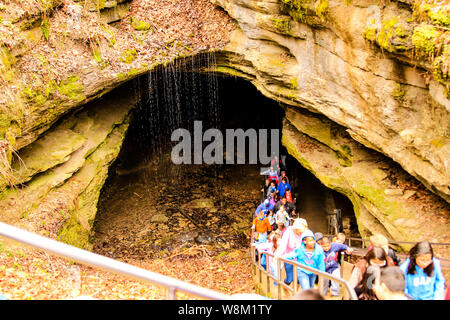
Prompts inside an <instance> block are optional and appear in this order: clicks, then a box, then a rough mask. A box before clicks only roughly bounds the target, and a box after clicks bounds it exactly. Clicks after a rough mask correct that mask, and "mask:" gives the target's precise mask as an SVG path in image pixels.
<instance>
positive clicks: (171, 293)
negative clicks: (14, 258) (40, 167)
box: [0, 222, 233, 300]
mask: <svg viewBox="0 0 450 320" xmlns="http://www.w3.org/2000/svg"><path fill="white" fill-rule="evenodd" d="M0 236H3V237H6V238H9V239H12V240H15V241H18V242H22V243H25V244H28V245H31V246H33V247H36V248H40V249H43V250H45V251H49V252H52V253H54V254H56V255H58V256H62V257H65V258H70V259H72V260H74V261H77V262H80V263H82V264H87V265H91V266H94V267H99V268H101V269H104V270H107V271H111V272H114V273H116V274H119V275H125V276H128V277H131V278H135V279H137V280H141V281H142V280H143V281H146V282H151V283H152V284H156V285H158V286H162V287H164V288H168V295H167V299H170V300H176V298H177V297H176V293H177V291H181V292H184V293H188V294H191V295H194V296H197V297H201V298H205V299H217V300H230V299H233V298H232V296H229V295H226V294H223V293H220V292H216V291H213V290H210V289H206V288H202V287H199V286H196V285H193V284H190V283H187V282H184V281H181V280H178V279H174V278H171V277H168V276H164V275H161V274H158V273H155V272H151V271H148V270H145V269H142V268H139V267H135V266H133V265H130V264H127V263H124V262H120V261H117V260H114V259H111V258H107V257H105V256H102V255H99V254H96V253H92V252H90V251H87V250H83V249H80V248H76V247H73V246H70V245H68V244H65V243H62V242H59V241H56V240H53V239H49V238H46V237H42V236H39V235H36V234H34V233H31V232H29V231H25V230H22V229H19V228H16V227H13V226H10V225H8V224H5V223H2V222H0Z"/></svg>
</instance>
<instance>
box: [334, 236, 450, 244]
mask: <svg viewBox="0 0 450 320" xmlns="http://www.w3.org/2000/svg"><path fill="white" fill-rule="evenodd" d="M326 236H334V235H326ZM345 240H346V241H347V240H349V246H350V244H351V241H352V240H356V241H359V242H362V243H364V242H370V239H363V238H353V237H348V238H346V239H345ZM388 242H389V243H390V244H412V245H414V244H416V243H417V242H418V241H415V242H413V241H391V240H389V241H388ZM430 244H431V245H432V246H450V243H446V242H430Z"/></svg>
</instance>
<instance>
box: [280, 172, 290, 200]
mask: <svg viewBox="0 0 450 320" xmlns="http://www.w3.org/2000/svg"><path fill="white" fill-rule="evenodd" d="M287 188H289V190H291V189H292V188H291V185H290V184H289V182H287V179H286V177H283V179H282V180H281V182H280V183H279V184H278V187H277V191H278V194H279V195H280V198H283V197H284V195H285V194H286V189H287Z"/></svg>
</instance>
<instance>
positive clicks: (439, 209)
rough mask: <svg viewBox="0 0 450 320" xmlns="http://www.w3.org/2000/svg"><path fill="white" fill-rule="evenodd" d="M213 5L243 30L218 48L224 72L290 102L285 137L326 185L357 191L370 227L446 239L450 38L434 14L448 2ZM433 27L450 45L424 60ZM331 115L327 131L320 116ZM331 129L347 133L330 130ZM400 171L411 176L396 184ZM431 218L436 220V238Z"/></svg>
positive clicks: (226, 0)
mask: <svg viewBox="0 0 450 320" xmlns="http://www.w3.org/2000/svg"><path fill="white" fill-rule="evenodd" d="M213 2H214V3H216V4H218V5H220V6H222V7H223V8H224V9H225V10H226V11H227V13H228V14H229V15H230V16H231V17H233V18H234V19H235V20H236V21H237V23H238V24H239V27H240V28H238V29H236V30H235V31H234V33H233V34H232V37H231V40H230V43H229V44H228V45H227V46H226V48H225V50H223V51H221V52H220V53H219V55H218V58H217V63H218V67H217V71H219V72H223V73H226V74H230V75H234V76H240V77H244V78H246V79H248V80H249V81H251V82H252V83H254V84H255V86H256V87H257V88H258V89H259V90H260V91H261V92H262V93H263V94H265V95H266V96H267V97H269V98H271V99H274V100H277V101H280V102H281V103H282V104H284V105H286V106H289V110H290V111H289V112H288V113H287V116H286V119H285V126H284V128H283V143H284V144H285V146H287V148H288V150H289V152H290V154H292V155H293V156H294V157H295V158H297V159H298V161H299V162H300V163H301V164H302V165H304V166H305V167H306V168H308V170H310V171H312V172H313V173H314V174H315V175H316V176H317V177H318V178H319V179H320V180H321V181H322V183H324V184H325V185H327V186H329V187H330V188H333V189H336V190H338V191H339V192H341V193H343V194H345V195H346V196H348V197H349V199H350V200H351V201H352V203H353V205H354V207H355V211H356V212H357V218H358V225H359V228H360V231H361V234H362V235H363V236H368V235H370V234H372V233H374V232H382V233H384V234H386V235H387V236H388V238H391V239H402V240H410V241H416V240H417V239H418V238H420V239H425V238H427V237H428V238H429V237H437V238H439V240H441V241H447V240H448V239H449V238H448V232H447V227H446V226H447V225H448V217H449V216H448V214H449V206H448V201H449V200H450V197H449V196H450V193H449V191H450V189H449V186H450V174H449V162H448V159H450V157H449V156H450V140H449V134H448V133H449V128H450V127H449V125H450V121H449V119H450V117H449V111H450V101H449V100H448V88H449V87H448V85H449V82H448V80H447V79H448V70H449V69H448V63H449V59H448V41H447V39H448V36H449V33H448V31H445V29H442V30H441V29H439V28H441V27H442V26H443V25H444V24H442V23H441V22H439V21H437V20H436V19H435V18H431V14H429V15H427V13H430V12H431V11H432V12H439V11H438V10H441V11H444V12H448V6H442V5H441V6H437V7H435V8H434V9H433V10H431V9H429V8H428V9H424V8H421V7H420V6H419V8H417V7H415V6H414V3H412V2H407V1H390V2H385V3H384V4H379V3H378V1H352V2H345V1H331V0H330V1H289V0H280V1H269V0H268V1H251V0H247V1H245V0H214V1H213ZM419 10H422V11H421V14H420V15H419V14H418V11H419ZM427 10H428V11H427ZM424 27H426V28H429V29H432V30H435V31H436V30H438V29H439V30H441V31H440V32H439V35H440V37H442V39H445V40H436V38H432V37H430V38H429V40H431V39H433V41H435V40H436V42H437V43H438V42H439V41H442V43H443V45H442V47H441V48H440V51H439V53H438V51H435V55H436V56H435V60H433V61H431V60H430V57H429V56H427V57H424V56H423V55H420V52H421V51H420V50H421V48H420V44H419V43H418V40H417V39H418V37H419V35H420V34H421V32H422V31H423V28H424ZM433 28H435V29H433ZM444 43H446V44H444ZM430 50H431V49H430ZM443 61H444V62H443ZM442 63H443V64H442ZM444 65H446V66H444ZM303 110H307V111H308V112H309V116H308V117H306V116H304V115H303ZM314 115H315V116H314ZM322 115H324V116H325V117H326V119H327V120H326V121H325V122H327V123H329V124H328V125H326V126H325V125H323V123H322V124H321V121H319V120H316V121H315V120H313V118H314V117H316V118H317V119H321V116H322ZM330 125H332V126H338V127H340V128H341V129H340V130H339V131H335V130H331V129H330V128H329V126H330ZM341 131H342V132H343V133H345V134H346V136H347V138H346V141H345V143H344V144H342V143H337V142H336V139H338V136H336V135H337V134H338V133H337V132H341ZM301 141H305V143H307V142H308V141H309V142H311V143H313V144H314V143H317V142H319V146H320V148H319V149H321V150H322V151H320V152H318V151H317V150H316V151H315V152H312V151H311V150H309V149H308V148H306V149H305V148H302V143H301ZM313 149H314V148H313ZM353 149H357V150H360V151H361V152H358V153H355V152H353ZM348 152H351V153H352V154H353V156H350V155H349V154H348ZM356 154H357V156H356V157H355V155H356ZM321 157H323V159H322V160H321ZM392 160H393V161H392ZM386 172H390V174H387V173H386ZM391 174H393V175H394V176H396V177H400V176H401V177H403V178H402V179H400V180H396V179H394V180H393V181H390V180H389V178H388V177H389V176H391ZM411 176H412V177H414V178H415V179H410V178H411ZM407 177H409V178H407ZM404 179H406V180H407V181H408V183H406V182H405V181H406V180H404ZM416 179H417V180H418V181H420V183H419V185H422V187H423V186H425V187H426V188H427V191H424V190H421V191H420V197H419V195H418V194H416V193H415V194H416V196H411V194H413V193H414V192H415V191H416V192H418V189H416V187H417V180H416ZM409 182H411V184H409ZM408 188H411V189H414V190H409V189H408ZM435 195H437V196H435ZM416 198H417V199H418V202H417V201H416V200H417V199H416ZM428 205H429V206H428ZM425 212H426V213H425ZM424 217H427V218H429V219H430V222H425V221H424V220H423V218H424ZM431 221H432V222H431ZM428 223H432V225H433V226H436V229H434V230H435V234H434V236H433V235H432V234H430V232H429V231H430V228H429V224H428ZM442 224H443V225H444V227H443V228H441V229H439V226H441V227H442ZM433 228H434V227H433ZM409 230H411V231H409ZM437 238H436V239H437ZM429 239H430V238H429Z"/></svg>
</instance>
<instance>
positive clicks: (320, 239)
mask: <svg viewBox="0 0 450 320" xmlns="http://www.w3.org/2000/svg"><path fill="white" fill-rule="evenodd" d="M314 237H316V242H317V243H318V244H320V245H322V239H323V234H322V233H321V232H316V233H314Z"/></svg>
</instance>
